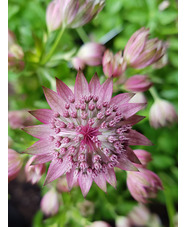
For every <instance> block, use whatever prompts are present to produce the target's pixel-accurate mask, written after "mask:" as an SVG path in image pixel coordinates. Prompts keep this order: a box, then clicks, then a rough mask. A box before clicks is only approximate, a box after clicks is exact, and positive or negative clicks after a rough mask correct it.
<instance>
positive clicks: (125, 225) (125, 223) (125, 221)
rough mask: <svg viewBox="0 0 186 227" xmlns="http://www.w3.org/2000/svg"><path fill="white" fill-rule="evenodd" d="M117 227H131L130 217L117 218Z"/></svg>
mask: <svg viewBox="0 0 186 227" xmlns="http://www.w3.org/2000/svg"><path fill="white" fill-rule="evenodd" d="M116 227H131V223H130V220H129V218H128V217H120V216H119V217H117V218H116Z"/></svg>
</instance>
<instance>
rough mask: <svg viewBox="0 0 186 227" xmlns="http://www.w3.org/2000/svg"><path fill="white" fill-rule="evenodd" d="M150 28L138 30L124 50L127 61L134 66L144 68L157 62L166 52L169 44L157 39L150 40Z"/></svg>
mask: <svg viewBox="0 0 186 227" xmlns="http://www.w3.org/2000/svg"><path fill="white" fill-rule="evenodd" d="M148 36H149V29H145V28H144V27H143V28H141V29H139V30H137V31H136V32H135V33H134V34H133V35H132V36H131V38H130V39H129V41H128V43H127V45H126V46H125V50H124V59H125V61H126V62H127V63H128V64H129V65H130V66H132V67H133V68H137V69H142V68H145V67H147V66H149V65H151V64H153V63H155V62H157V61H158V60H159V59H160V58H161V57H163V55H164V54H165V51H166V47H167V45H166V44H165V43H163V42H162V41H160V40H158V39H157V38H155V39H150V40H148Z"/></svg>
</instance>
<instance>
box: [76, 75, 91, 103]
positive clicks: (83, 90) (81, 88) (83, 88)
mask: <svg viewBox="0 0 186 227" xmlns="http://www.w3.org/2000/svg"><path fill="white" fill-rule="evenodd" d="M74 95H75V99H76V100H79V99H80V98H81V97H82V96H88V95H89V87H88V82H87V80H86V78H85V76H84V75H83V73H82V72H81V71H79V72H78V74H77V77H76V82H75V86H74Z"/></svg>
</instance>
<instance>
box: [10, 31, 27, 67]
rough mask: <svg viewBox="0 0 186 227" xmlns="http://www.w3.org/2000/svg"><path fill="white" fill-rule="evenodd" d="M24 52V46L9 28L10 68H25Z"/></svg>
mask: <svg viewBox="0 0 186 227" xmlns="http://www.w3.org/2000/svg"><path fill="white" fill-rule="evenodd" d="M23 57H24V53H23V50H22V48H21V47H20V46H19V45H18V44H17V42H16V37H15V35H14V33H13V32H12V31H10V30H8V68H9V69H19V70H21V69H23V68H24V62H23V61H22V60H23Z"/></svg>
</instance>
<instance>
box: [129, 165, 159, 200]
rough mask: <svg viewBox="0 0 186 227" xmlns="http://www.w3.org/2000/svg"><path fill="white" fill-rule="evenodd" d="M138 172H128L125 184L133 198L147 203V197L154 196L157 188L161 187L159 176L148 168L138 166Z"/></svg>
mask: <svg viewBox="0 0 186 227" xmlns="http://www.w3.org/2000/svg"><path fill="white" fill-rule="evenodd" d="M138 170H139V172H128V174H127V186H128V189H129V191H130V193H131V195H132V196H133V198H134V199H135V200H137V201H138V202H141V203H147V202H148V199H150V198H155V197H156V195H157V192H158V189H161V190H162V189H163V186H162V183H161V180H160V178H159V177H158V176H157V175H156V174H155V173H153V172H152V171H150V170H147V169H145V168H138Z"/></svg>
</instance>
